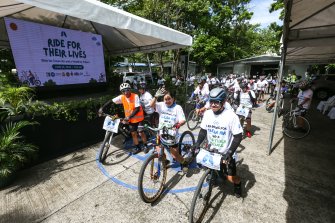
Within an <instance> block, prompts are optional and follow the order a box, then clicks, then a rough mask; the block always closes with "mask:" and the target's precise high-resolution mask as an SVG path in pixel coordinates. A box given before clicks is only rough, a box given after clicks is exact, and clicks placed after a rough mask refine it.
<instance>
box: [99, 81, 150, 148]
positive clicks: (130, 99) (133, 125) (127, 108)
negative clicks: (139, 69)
mask: <svg viewBox="0 0 335 223" xmlns="http://www.w3.org/2000/svg"><path fill="white" fill-rule="evenodd" d="M120 91H121V92H122V94H121V95H119V96H117V97H115V98H113V99H112V100H110V101H108V102H107V103H105V104H104V105H103V106H102V107H101V108H100V109H99V114H101V113H103V109H104V108H105V107H106V106H107V105H108V104H110V103H111V102H113V103H115V104H122V105H123V109H124V116H125V117H124V119H123V123H124V124H129V130H130V133H131V137H132V139H133V143H134V148H133V150H132V152H133V153H138V152H140V151H141V150H142V148H141V146H140V145H139V140H138V137H137V130H139V132H140V135H141V138H142V142H143V150H147V137H146V135H145V133H144V131H143V126H142V123H141V122H142V121H143V120H144V113H143V109H142V106H141V104H140V98H139V96H138V95H137V94H135V93H132V92H131V87H130V84H129V83H122V84H121V85H120Z"/></svg>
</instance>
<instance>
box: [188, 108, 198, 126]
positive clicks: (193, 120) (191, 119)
mask: <svg viewBox="0 0 335 223" xmlns="http://www.w3.org/2000/svg"><path fill="white" fill-rule="evenodd" d="M198 124H199V116H198V115H197V114H196V112H195V109H193V110H192V111H190V114H188V116H187V127H188V129H189V130H194V129H195V128H196V127H197V126H198Z"/></svg>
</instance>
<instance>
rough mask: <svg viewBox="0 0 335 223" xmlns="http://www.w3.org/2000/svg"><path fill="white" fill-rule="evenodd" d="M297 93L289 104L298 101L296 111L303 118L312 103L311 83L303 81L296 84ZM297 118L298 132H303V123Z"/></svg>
mask: <svg viewBox="0 0 335 223" xmlns="http://www.w3.org/2000/svg"><path fill="white" fill-rule="evenodd" d="M298 87H299V90H300V91H299V93H298V96H297V98H294V99H292V100H291V102H293V101H295V100H298V105H297V108H296V109H295V110H296V111H299V116H302V117H305V116H306V114H307V111H308V109H309V107H310V106H311V103H312V97H313V91H312V89H311V81H309V80H304V81H301V82H300V83H299V84H298ZM299 116H297V125H298V127H299V128H298V130H301V131H305V130H304V128H303V121H302V120H301V119H300V118H299Z"/></svg>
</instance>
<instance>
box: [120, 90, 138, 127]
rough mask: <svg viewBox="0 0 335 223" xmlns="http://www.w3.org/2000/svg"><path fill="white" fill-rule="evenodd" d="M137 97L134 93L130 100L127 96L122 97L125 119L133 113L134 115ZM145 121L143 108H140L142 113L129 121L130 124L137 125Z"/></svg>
mask: <svg viewBox="0 0 335 223" xmlns="http://www.w3.org/2000/svg"><path fill="white" fill-rule="evenodd" d="M135 96H136V94H134V93H131V95H130V97H129V98H127V97H126V96H125V95H121V101H122V104H123V109H124V115H125V117H128V116H129V115H131V113H133V111H134V109H135ZM143 119H144V113H143V109H142V106H140V111H139V112H137V113H136V115H135V116H134V117H132V118H131V119H129V122H130V123H137V122H141V121H143Z"/></svg>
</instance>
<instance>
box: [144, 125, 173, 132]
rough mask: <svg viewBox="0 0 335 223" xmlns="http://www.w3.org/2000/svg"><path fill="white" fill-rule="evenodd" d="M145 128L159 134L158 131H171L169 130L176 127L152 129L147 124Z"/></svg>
mask: <svg viewBox="0 0 335 223" xmlns="http://www.w3.org/2000/svg"><path fill="white" fill-rule="evenodd" d="M144 128H147V129H150V130H152V131H154V132H158V131H160V130H169V129H172V128H174V126H171V127H166V126H163V127H161V128H152V127H150V126H149V125H148V124H145V125H144Z"/></svg>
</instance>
